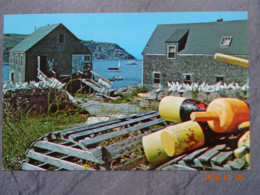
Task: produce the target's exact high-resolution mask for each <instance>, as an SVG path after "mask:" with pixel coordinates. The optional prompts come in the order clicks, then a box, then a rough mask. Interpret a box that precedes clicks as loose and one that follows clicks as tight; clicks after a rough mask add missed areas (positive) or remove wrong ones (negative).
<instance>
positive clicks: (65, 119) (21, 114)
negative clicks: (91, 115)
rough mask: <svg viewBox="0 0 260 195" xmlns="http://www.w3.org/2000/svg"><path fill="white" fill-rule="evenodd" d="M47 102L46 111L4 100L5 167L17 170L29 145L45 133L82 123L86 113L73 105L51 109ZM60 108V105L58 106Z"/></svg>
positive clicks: (50, 104) (3, 164)
mask: <svg viewBox="0 0 260 195" xmlns="http://www.w3.org/2000/svg"><path fill="white" fill-rule="evenodd" d="M57 98H58V99H57V101H56V102H52V103H50V102H49V108H48V111H47V113H40V112H39V110H36V109H34V108H31V107H29V106H28V105H27V106H26V105H25V104H24V103H22V101H23V100H22V99H21V100H20V103H18V104H15V106H12V105H10V104H7V102H5V101H4V106H3V123H2V133H3V155H2V156H3V157H2V159H3V161H2V162H3V163H2V166H3V167H2V168H3V169H4V170H20V169H21V165H22V160H24V159H25V158H26V156H25V152H26V150H27V149H29V148H30V146H31V144H32V143H33V142H35V141H36V140H37V139H38V138H39V137H41V136H43V135H45V134H46V133H49V132H53V131H58V130H63V129H66V128H70V127H72V124H74V125H75V124H79V123H85V121H86V120H87V118H88V115H83V114H80V110H79V109H78V108H75V107H66V109H64V110H56V111H55V112H50V110H51V109H50V107H52V106H53V104H55V105H57V103H60V99H59V98H60V97H57ZM58 108H59V106H58Z"/></svg>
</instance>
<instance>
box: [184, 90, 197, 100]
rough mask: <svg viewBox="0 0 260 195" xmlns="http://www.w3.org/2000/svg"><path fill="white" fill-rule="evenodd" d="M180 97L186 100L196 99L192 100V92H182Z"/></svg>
mask: <svg viewBox="0 0 260 195" xmlns="http://www.w3.org/2000/svg"><path fill="white" fill-rule="evenodd" d="M182 97H185V98H188V99H196V98H193V96H192V92H190V91H185V92H183V94H182Z"/></svg>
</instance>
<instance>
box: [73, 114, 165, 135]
mask: <svg viewBox="0 0 260 195" xmlns="http://www.w3.org/2000/svg"><path fill="white" fill-rule="evenodd" d="M158 116H159V113H154V114H151V115H146V116H143V117H139V118H136V119H132V120H129V121H124V122H119V123H116V124H112V125H109V126H104V127H101V128H96V129H93V130H89V131H84V132H80V133H75V134H71V135H70V136H69V138H70V139H71V140H75V139H80V138H83V137H86V136H88V135H91V134H94V133H98V132H102V131H107V130H111V129H114V128H118V127H122V126H126V125H133V124H135V123H138V122H141V121H144V120H147V119H150V118H153V117H158ZM163 121H164V120H163Z"/></svg>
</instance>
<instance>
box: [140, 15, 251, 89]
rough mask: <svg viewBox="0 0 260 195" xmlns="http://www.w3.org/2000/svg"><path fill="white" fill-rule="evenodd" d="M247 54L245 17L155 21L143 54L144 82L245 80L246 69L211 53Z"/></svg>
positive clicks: (241, 82) (244, 55)
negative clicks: (203, 21)
mask: <svg viewBox="0 0 260 195" xmlns="http://www.w3.org/2000/svg"><path fill="white" fill-rule="evenodd" d="M216 52H219V53H224V54H229V55H233V56H238V57H242V58H248V44H247V21H246V20H240V21H226V22H224V21H223V20H222V19H220V20H217V21H216V22H210V23H191V24H165V25H158V26H157V27H156V29H155V31H154V32H153V34H152V36H151V37H150V39H149V41H148V43H147V45H146V47H145V48H144V50H143V52H142V55H143V84H144V86H146V87H148V88H150V87H154V86H158V85H160V84H162V85H167V82H168V81H178V82H184V83H191V82H200V83H201V82H204V81H206V82H207V83H209V84H214V83H216V82H218V81H223V82H225V83H231V82H237V83H239V84H244V83H246V82H248V69H247V68H245V67H240V66H237V65H232V64H228V63H224V62H219V61H216V60H214V58H213V56H214V53H216Z"/></svg>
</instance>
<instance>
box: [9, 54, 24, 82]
mask: <svg viewBox="0 0 260 195" xmlns="http://www.w3.org/2000/svg"><path fill="white" fill-rule="evenodd" d="M16 56H17V57H16ZM16 58H17V59H16ZM25 61H26V55H25V53H23V52H10V65H9V67H10V71H9V78H10V80H12V74H13V79H14V82H16V83H17V82H23V81H24V79H25Z"/></svg>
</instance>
